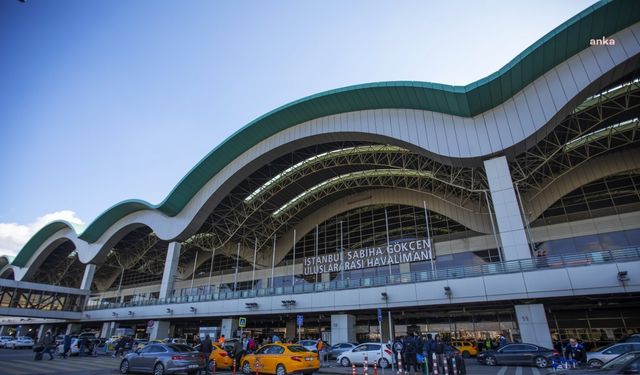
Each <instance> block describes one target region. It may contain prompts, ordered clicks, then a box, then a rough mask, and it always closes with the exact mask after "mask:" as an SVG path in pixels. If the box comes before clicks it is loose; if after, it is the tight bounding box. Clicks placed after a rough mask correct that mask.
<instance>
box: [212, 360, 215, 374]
mask: <svg viewBox="0 0 640 375" xmlns="http://www.w3.org/2000/svg"><path fill="white" fill-rule="evenodd" d="M211 363H213V367H212V368H211V370H212V371H211V372H212V373H213V375H216V360H215V359H214V360H213V361H211Z"/></svg>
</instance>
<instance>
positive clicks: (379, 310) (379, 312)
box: [378, 307, 382, 322]
mask: <svg viewBox="0 0 640 375" xmlns="http://www.w3.org/2000/svg"><path fill="white" fill-rule="evenodd" d="M378 321H379V322H382V309H381V308H379V307H378Z"/></svg>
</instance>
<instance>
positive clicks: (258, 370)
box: [254, 359, 260, 375]
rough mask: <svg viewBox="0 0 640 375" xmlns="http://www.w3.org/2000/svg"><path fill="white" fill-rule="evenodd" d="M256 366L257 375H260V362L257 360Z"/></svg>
mask: <svg viewBox="0 0 640 375" xmlns="http://www.w3.org/2000/svg"><path fill="white" fill-rule="evenodd" d="M254 365H255V367H256V375H260V362H258V360H257V359H256V362H255V364H254Z"/></svg>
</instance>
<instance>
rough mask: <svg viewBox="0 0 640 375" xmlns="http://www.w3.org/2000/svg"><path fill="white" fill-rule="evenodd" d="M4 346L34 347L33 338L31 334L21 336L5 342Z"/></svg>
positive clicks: (12, 347) (10, 347) (14, 347)
mask: <svg viewBox="0 0 640 375" xmlns="http://www.w3.org/2000/svg"><path fill="white" fill-rule="evenodd" d="M4 347H5V348H7V349H22V348H28V349H32V348H33V339H31V337H29V336H21V337H18V338H17V339H15V340H11V341H8V342H7V343H6V344H4Z"/></svg>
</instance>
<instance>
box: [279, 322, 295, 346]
mask: <svg viewBox="0 0 640 375" xmlns="http://www.w3.org/2000/svg"><path fill="white" fill-rule="evenodd" d="M296 338H298V326H297V321H296V320H295V319H289V320H287V325H286V326H285V332H284V337H283V338H282V340H284V341H289V340H293V339H296Z"/></svg>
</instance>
